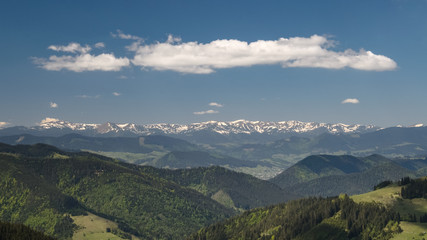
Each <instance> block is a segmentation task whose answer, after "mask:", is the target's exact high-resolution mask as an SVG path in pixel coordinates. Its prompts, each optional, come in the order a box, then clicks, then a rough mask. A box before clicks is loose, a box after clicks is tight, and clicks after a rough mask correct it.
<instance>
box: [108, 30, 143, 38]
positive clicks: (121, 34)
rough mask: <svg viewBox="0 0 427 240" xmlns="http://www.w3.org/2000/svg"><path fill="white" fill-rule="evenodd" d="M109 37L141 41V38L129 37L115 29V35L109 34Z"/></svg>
mask: <svg viewBox="0 0 427 240" xmlns="http://www.w3.org/2000/svg"><path fill="white" fill-rule="evenodd" d="M111 36H113V37H115V38H120V39H127V40H139V41H142V40H143V39H142V38H140V37H138V36H134V35H130V34H124V33H123V32H122V31H121V30H120V29H117V33H111Z"/></svg>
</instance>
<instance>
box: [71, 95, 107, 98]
mask: <svg viewBox="0 0 427 240" xmlns="http://www.w3.org/2000/svg"><path fill="white" fill-rule="evenodd" d="M76 97H78V98H84V99H90V98H93V99H97V98H100V97H101V95H95V96H90V95H78V96H76Z"/></svg>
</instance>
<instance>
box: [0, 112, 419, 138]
mask: <svg viewBox="0 0 427 240" xmlns="http://www.w3.org/2000/svg"><path fill="white" fill-rule="evenodd" d="M424 126H425V125H423V124H415V125H412V126H409V127H408V128H412V127H424ZM396 127H402V126H396ZM380 129H382V128H380V127H377V126H374V125H359V124H353V125H348V124H343V123H335V124H331V123H316V122H301V121H282V122H267V121H247V120H236V121H230V122H221V121H208V122H201V123H191V124H168V123H159V124H144V125H137V124H133V123H122V124H117V123H104V124H94V123H71V122H68V121H63V120H60V119H56V118H45V119H43V120H42V121H41V122H40V123H38V124H37V125H36V126H32V127H6V128H4V127H3V128H2V129H0V136H12V135H21V134H32V135H36V136H62V135H65V134H72V133H76V134H80V135H84V136H92V137H93V136H101V137H133V136H143V135H166V136H170V137H177V138H181V139H184V140H188V141H190V142H193V143H208V144H211V143H221V142H230V141H231V142H236V143H250V142H268V141H275V140H279V139H284V138H288V137H291V136H308V137H309V136H317V135H320V134H324V133H329V134H334V135H339V134H363V133H368V132H374V131H377V130H380Z"/></svg>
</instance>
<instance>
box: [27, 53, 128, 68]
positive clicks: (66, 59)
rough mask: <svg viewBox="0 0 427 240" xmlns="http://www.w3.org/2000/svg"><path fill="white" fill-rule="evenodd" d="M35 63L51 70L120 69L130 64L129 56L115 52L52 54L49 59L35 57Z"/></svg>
mask: <svg viewBox="0 0 427 240" xmlns="http://www.w3.org/2000/svg"><path fill="white" fill-rule="evenodd" d="M34 63H35V64H38V65H40V67H41V68H43V69H46V70H49V71H60V70H62V69H67V70H70V71H73V72H84V71H119V70H120V69H122V68H123V67H127V66H129V65H130V61H129V59H128V58H126V57H123V58H116V57H115V56H114V54H106V53H103V54H100V55H91V54H88V53H86V54H80V55H76V56H59V57H58V56H55V55H54V56H50V57H49V59H44V58H34Z"/></svg>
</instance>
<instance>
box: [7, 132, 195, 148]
mask: <svg viewBox="0 0 427 240" xmlns="http://www.w3.org/2000/svg"><path fill="white" fill-rule="evenodd" d="M0 142H3V143H6V144H36V143H44V144H49V145H52V146H55V147H58V148H62V149H70V150H82V149H88V150H92V151H109V152H130V153H149V152H152V151H163V152H166V151H194V150H198V149H200V148H199V147H197V146H196V145H194V144H191V143H189V142H187V141H184V140H181V139H176V138H171V137H166V136H158V135H153V136H143V137H142V136H141V137H114V138H106V137H87V136H82V135H79V134H67V135H63V136H60V137H46V136H34V135H29V134H23V135H13V136H3V137H0Z"/></svg>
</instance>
